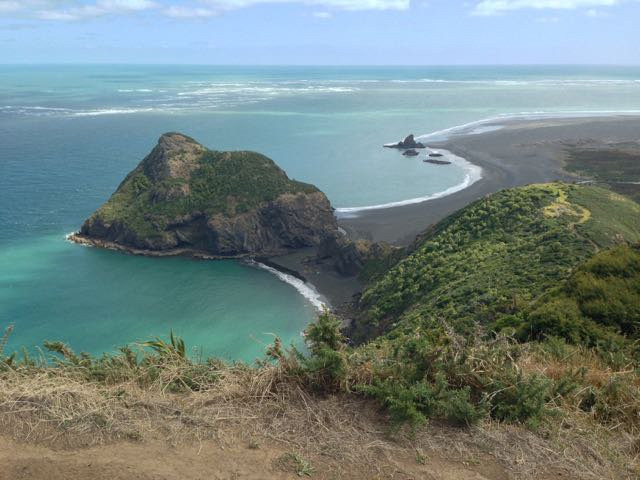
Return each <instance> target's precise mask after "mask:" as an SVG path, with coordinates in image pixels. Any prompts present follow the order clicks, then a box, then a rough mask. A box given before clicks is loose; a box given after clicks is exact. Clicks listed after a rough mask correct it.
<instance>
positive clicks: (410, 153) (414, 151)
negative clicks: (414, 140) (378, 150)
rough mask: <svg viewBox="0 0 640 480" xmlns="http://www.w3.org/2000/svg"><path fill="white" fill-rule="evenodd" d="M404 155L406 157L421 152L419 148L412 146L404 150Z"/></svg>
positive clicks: (414, 155)
mask: <svg viewBox="0 0 640 480" xmlns="http://www.w3.org/2000/svg"><path fill="white" fill-rule="evenodd" d="M402 155H404V156H405V157H417V156H418V155H420V154H419V153H418V151H417V150H415V149H413V148H411V149H409V150H405V151H404V152H402Z"/></svg>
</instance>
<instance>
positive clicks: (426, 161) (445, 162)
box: [423, 158, 451, 165]
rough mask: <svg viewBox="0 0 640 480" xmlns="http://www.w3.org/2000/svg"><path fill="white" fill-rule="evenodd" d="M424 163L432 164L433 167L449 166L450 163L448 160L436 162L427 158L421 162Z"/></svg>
mask: <svg viewBox="0 0 640 480" xmlns="http://www.w3.org/2000/svg"><path fill="white" fill-rule="evenodd" d="M423 162H424V163H432V164H433V165H451V162H450V161H448V160H436V159H433V158H427V159H425V160H423Z"/></svg>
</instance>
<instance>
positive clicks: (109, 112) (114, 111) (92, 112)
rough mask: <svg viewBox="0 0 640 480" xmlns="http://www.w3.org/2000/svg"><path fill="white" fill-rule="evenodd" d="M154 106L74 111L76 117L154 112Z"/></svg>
mask: <svg viewBox="0 0 640 480" xmlns="http://www.w3.org/2000/svg"><path fill="white" fill-rule="evenodd" d="M154 110H155V109H154V108H104V109H98V110H85V111H81V112H74V113H73V114H72V115H73V116H74V117H95V116H99V115H122V114H127V113H144V112H153V111H154Z"/></svg>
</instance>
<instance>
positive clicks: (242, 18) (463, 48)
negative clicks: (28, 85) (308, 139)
mask: <svg viewBox="0 0 640 480" xmlns="http://www.w3.org/2000/svg"><path fill="white" fill-rule="evenodd" d="M0 63H9V64H12V63H136V64H142V63H151V64H175V63H190V64H226V65H235V64H248V65H259V64H264V65H304V64H307V65H322V64H328V65H480V64H488V65H494V64H616V65H640V0H469V1H461V2H458V1H455V0H0Z"/></svg>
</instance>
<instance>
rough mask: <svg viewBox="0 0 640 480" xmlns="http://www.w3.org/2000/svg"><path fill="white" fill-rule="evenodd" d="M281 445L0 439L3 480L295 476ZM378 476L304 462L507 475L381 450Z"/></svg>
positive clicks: (265, 479)
mask: <svg viewBox="0 0 640 480" xmlns="http://www.w3.org/2000/svg"><path fill="white" fill-rule="evenodd" d="M286 454H287V450H286V448H280V447H278V446H269V447H266V446H260V447H259V448H250V446H248V445H247V446H235V447H231V448H221V446H220V445H219V444H216V443H215V442H210V441H209V442H204V443H202V444H195V445H188V446H178V447H175V448H174V447H171V446H168V445H167V444H166V443H164V442H160V441H158V442H144V443H128V442H121V443H115V444H112V445H108V446H104V447H92V448H86V449H74V450H51V449H48V448H45V447H40V446H34V445H28V444H27V445H25V444H21V443H17V442H14V441H13V440H10V439H7V438H2V437H0V467H1V468H0V480H22V479H29V480H40V479H42V480H63V479H64V480H70V479H74V480H84V479H87V480H88V479H90V480H147V479H154V480H155V479H158V480H192V479H193V480H195V479H203V480H204V479H207V480H218V479H220V480H222V479H225V480H231V479H247V480H272V479H295V478H300V476H299V475H298V473H297V472H296V470H297V465H296V463H295V462H294V461H293V460H291V459H290V458H289V457H287V456H286ZM381 460H382V463H381V465H380V466H379V467H381V468H380V472H379V473H378V474H375V473H373V474H372V471H371V469H370V467H371V465H368V464H364V463H363V464H362V465H358V464H350V465H344V464H343V465H340V464H338V463H336V462H335V461H332V460H331V459H329V458H317V459H309V465H310V467H311V469H312V470H311V471H310V472H309V476H308V477H307V475H305V474H304V473H302V474H301V475H302V476H303V477H307V478H316V479H342V478H344V479H349V480H360V479H363V480H364V479H367V480H370V479H375V478H379V479H383V478H389V479H403V480H404V479H425V480H454V479H455V480H506V479H508V478H510V477H509V475H508V474H507V472H506V471H505V470H504V469H503V467H501V466H500V465H499V464H498V463H497V462H496V461H495V460H494V459H492V458H490V457H488V458H487V459H486V461H484V462H473V465H470V464H466V465H465V463H463V462H451V461H447V460H443V459H440V458H438V457H433V456H430V455H428V454H426V455H424V456H420V455H416V454H414V455H408V452H406V451H399V452H394V455H392V456H391V455H388V454H385V455H383V457H382V458H381Z"/></svg>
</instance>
